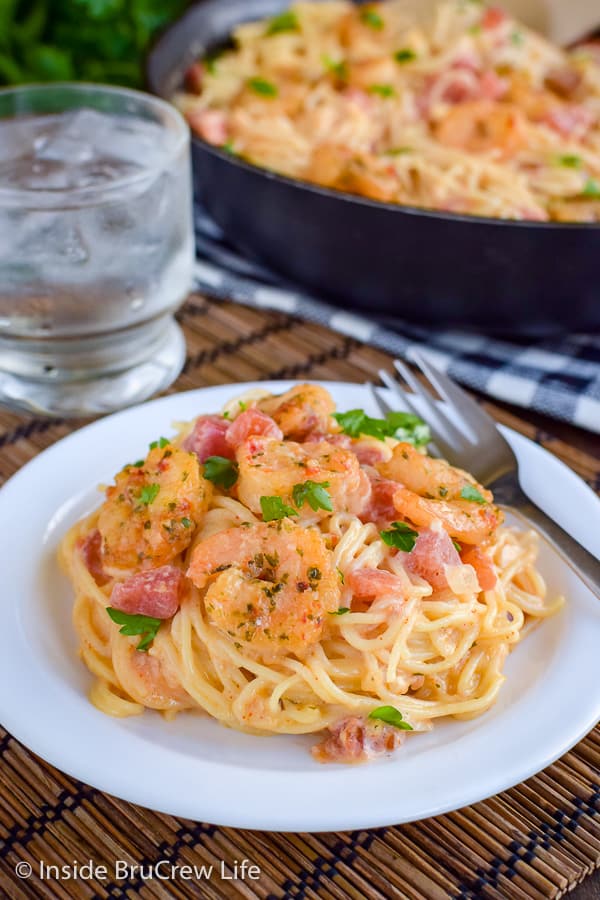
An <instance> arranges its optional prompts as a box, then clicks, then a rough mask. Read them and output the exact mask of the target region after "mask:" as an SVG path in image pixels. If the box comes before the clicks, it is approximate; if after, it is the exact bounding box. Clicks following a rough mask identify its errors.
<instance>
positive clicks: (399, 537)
mask: <svg viewBox="0 0 600 900" xmlns="http://www.w3.org/2000/svg"><path fill="white" fill-rule="evenodd" d="M379 534H380V537H381V540H382V541H383V543H384V544H387V545H388V547H395V548H396V550H404V552H405V553H410V551H411V550H412V549H413V547H414V546H415V544H416V542H417V538H418V537H419V532H418V531H415V530H414V529H413V528H411V527H410V525H406V524H405V523H404V522H392V527H391V528H390V530H389V531H380V533H379Z"/></svg>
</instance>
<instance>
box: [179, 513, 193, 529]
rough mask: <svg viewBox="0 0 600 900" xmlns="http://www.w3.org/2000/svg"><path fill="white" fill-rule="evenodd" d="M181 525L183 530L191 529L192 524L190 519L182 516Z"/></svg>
mask: <svg viewBox="0 0 600 900" xmlns="http://www.w3.org/2000/svg"><path fill="white" fill-rule="evenodd" d="M181 524H182V525H183V527H184V528H191V527H192V525H193V524H194V523H193V522H192V520H191V519H188V517H187V516H184V517H183V519H182V520H181Z"/></svg>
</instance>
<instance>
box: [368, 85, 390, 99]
mask: <svg viewBox="0 0 600 900" xmlns="http://www.w3.org/2000/svg"><path fill="white" fill-rule="evenodd" d="M369 93H371V94H379V96H380V97H395V96H396V91H395V89H394V86H393V85H391V84H372V85H371V87H370V88H369Z"/></svg>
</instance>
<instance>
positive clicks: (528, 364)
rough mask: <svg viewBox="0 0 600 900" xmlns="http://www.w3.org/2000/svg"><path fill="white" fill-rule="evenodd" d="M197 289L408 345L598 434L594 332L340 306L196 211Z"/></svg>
mask: <svg viewBox="0 0 600 900" xmlns="http://www.w3.org/2000/svg"><path fill="white" fill-rule="evenodd" d="M196 241H197V261H196V269H195V281H196V288H197V290H199V291H201V292H202V293H205V294H207V295H209V296H214V297H218V298H221V299H229V300H235V301H237V302H239V303H243V304H246V305H247V306H253V307H256V308H260V309H272V310H276V311H278V312H284V313H288V314H291V315H295V316H299V317H300V318H303V319H306V320H308V321H310V322H316V323H318V324H320V325H326V326H328V327H329V328H332V329H333V330H334V331H338V332H341V333H342V334H345V335H347V336H349V337H352V338H355V339H356V340H359V341H364V342H365V343H367V344H372V345H373V346H374V347H379V348H380V349H382V350H385V351H387V352H388V353H391V354H392V355H394V356H398V357H402V358H403V359H407V360H410V356H411V351H413V350H414V349H415V348H418V349H420V350H423V351H425V352H426V353H427V354H428V355H429V358H430V359H431V361H432V362H433V363H434V364H435V365H437V366H438V368H441V369H442V370H443V371H446V372H447V373H448V374H449V375H450V376H451V377H452V378H454V379H455V380H456V381H458V382H461V383H462V384H464V385H466V386H467V387H470V388H473V389H474V390H477V391H481V392H482V393H484V394H488V395H489V396H490V397H494V398H496V399H498V400H504V401H506V402H508V403H514V404H516V405H517V406H521V407H523V408H525V409H532V410H535V411H536V412H539V413H543V414H544V415H546V416H550V417H552V418H554V419H560V420H562V421H564V422H569V423H570V424H571V425H576V426H578V427H580V428H586V429H588V430H589V431H594V432H597V433H600V335H596V336H593V335H586V334H569V335H561V336H559V337H554V338H550V339H545V340H538V341H535V340H531V341H530V342H528V343H524V342H523V339H522V338H519V340H518V342H516V341H515V342H511V341H510V340H498V339H496V338H491V337H486V336H484V335H476V334H467V333H463V332H458V331H433V330H430V329H429V328H428V329H427V330H424V329H420V328H416V327H415V326H412V325H408V324H407V323H405V322H402V321H398V320H393V319H386V320H384V321H374V320H373V319H369V318H367V317H366V316H363V315H356V314H354V313H347V312H343V311H341V310H340V309H338V308H336V307H334V306H331V305H329V304H327V303H323V302H322V301H321V300H318V299H316V298H315V297H314V296H312V295H310V294H308V293H305V292H304V291H303V290H301V289H299V288H298V287H297V286H295V285H293V284H291V283H289V282H285V281H283V280H282V279H281V278H280V277H279V276H278V275H275V274H274V273H273V272H270V271H269V270H267V269H266V268H264V267H263V266H262V265H260V264H258V263H256V262H253V261H252V260H249V259H247V258H244V257H243V256H241V255H240V254H239V253H238V252H237V251H236V250H235V249H234V248H232V247H231V246H230V245H228V244H227V242H226V241H225V240H224V237H223V235H222V233H221V231H220V230H219V228H218V227H217V226H216V225H215V224H214V223H213V222H212V221H211V220H210V219H208V218H207V217H206V216H205V215H203V214H202V213H201V212H200V211H197V214H196Z"/></svg>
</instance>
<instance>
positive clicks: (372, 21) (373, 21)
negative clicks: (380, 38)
mask: <svg viewBox="0 0 600 900" xmlns="http://www.w3.org/2000/svg"><path fill="white" fill-rule="evenodd" d="M360 17H361V19H362V21H363V22H364V23H365V25H368V26H369V27H370V28H374V29H375V31H381V29H382V28H384V27H385V22H384V21H383V19H382V18H381V16H380V15H379V13H377V12H375V10H374V9H365V10H363V11H362V13H361V15H360Z"/></svg>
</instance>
